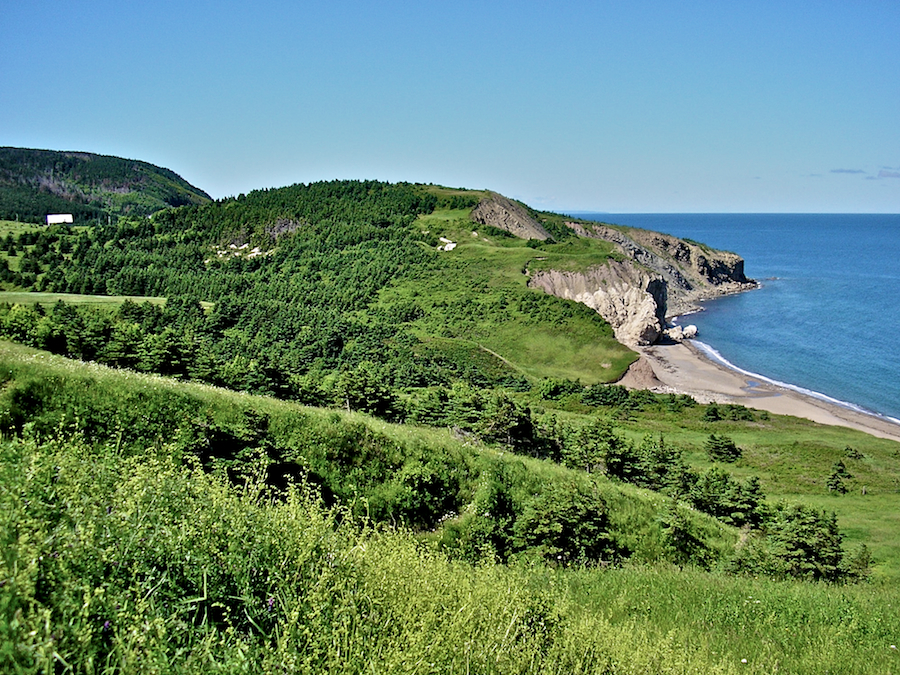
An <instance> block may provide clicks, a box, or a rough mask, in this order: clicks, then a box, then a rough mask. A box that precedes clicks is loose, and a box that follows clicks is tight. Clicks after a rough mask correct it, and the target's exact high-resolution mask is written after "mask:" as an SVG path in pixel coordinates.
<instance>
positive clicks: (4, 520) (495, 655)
mask: <svg viewBox="0 0 900 675" xmlns="http://www.w3.org/2000/svg"><path fill="white" fill-rule="evenodd" d="M0 541H2V551H3V555H2V558H0V579H2V582H3V583H2V584H0V670H2V671H3V672H175V671H177V672H198V673H199V672H202V673H208V672H236V671H241V672H253V673H255V672H298V673H304V672H309V673H321V672H341V673H364V672H365V673H368V672H379V673H470V672H478V673H747V672H749V673H772V672H776V671H778V672H790V673H817V674H819V673H888V672H895V671H896V670H897V669H898V668H900V656H898V654H897V651H896V649H892V647H891V645H896V644H897V641H898V640H897V636H898V631H900V623H898V621H897V619H896V616H897V607H898V602H900V594H898V592H897V590H896V588H895V587H893V586H891V587H888V586H879V585H871V586H870V585H863V586H851V587H834V586H828V585H821V584H809V583H772V582H766V581H758V580H753V579H746V578H731V577H724V576H717V575H712V574H708V573H703V572H699V571H695V570H679V569H677V568H674V567H658V566H657V567H646V566H634V567H624V568H619V569H578V568H569V569H567V568H551V567H547V566H545V565H539V564H538V565H535V564H531V565H527V564H521V565H514V566H502V565H497V564H495V563H493V562H492V561H490V560H484V561H483V562H482V563H480V564H476V565H471V564H466V563H462V562H458V561H451V560H449V559H448V558H446V557H445V556H444V555H442V554H440V553H438V552H436V551H435V550H433V549H431V548H430V547H428V546H426V545H423V544H421V543H419V542H418V541H417V540H416V539H415V538H414V537H413V536H411V535H410V534H408V533H406V532H404V531H402V530H394V529H383V528H376V527H373V526H371V525H370V524H368V523H367V522H366V521H364V520H358V519H355V518H353V517H351V516H349V514H347V513H346V512H341V511H331V510H328V509H326V508H324V507H323V506H322V505H321V504H320V503H318V502H317V501H316V500H315V499H313V498H311V497H310V496H309V495H307V494H305V493H304V492H303V491H302V490H298V489H291V490H289V491H288V492H287V493H283V494H281V495H278V496H276V495H272V494H270V493H268V492H267V491H266V490H265V489H264V487H263V486H262V484H261V483H259V482H254V481H252V480H251V481H250V482H248V483H247V484H246V485H245V486H243V487H234V486H233V485H231V484H230V483H228V482H227V481H226V480H224V479H223V478H222V477H221V476H217V475H210V474H206V473H203V472H202V471H200V470H199V469H197V468H191V467H185V466H181V465H177V464H175V463H174V462H173V460H171V459H169V458H165V457H158V458H154V457H146V456H145V457H131V458H125V457H123V456H122V454H121V452H120V451H119V449H118V448H117V447H116V445H115V444H114V443H110V444H109V445H108V446H105V447H104V448H101V449H97V448H88V447H87V446H85V445H83V444H81V443H80V442H78V441H77V440H75V439H67V438H59V439H57V440H56V441H53V442H50V443H44V444H37V443H35V442H33V441H28V440H25V441H7V442H3V443H2V444H0Z"/></svg>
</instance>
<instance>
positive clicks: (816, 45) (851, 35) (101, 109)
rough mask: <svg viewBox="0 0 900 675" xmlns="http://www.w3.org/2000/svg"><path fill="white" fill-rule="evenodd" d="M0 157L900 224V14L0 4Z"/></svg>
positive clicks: (210, 179) (833, 5) (855, 1)
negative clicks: (869, 218)
mask: <svg viewBox="0 0 900 675" xmlns="http://www.w3.org/2000/svg"><path fill="white" fill-rule="evenodd" d="M0 145H11V146H20V147H32V148H45V149H53V150H84V151H89V152H97V153H101V154H110V155H117V156H121V157H128V158H134V159H141V160H145V161H148V162H151V163H153V164H158V165H161V166H165V167H167V168H170V169H172V170H173V171H175V172H177V173H179V174H180V175H182V176H183V177H184V178H185V179H186V180H188V181H189V182H191V183H193V184H194V185H196V186H198V187H200V188H202V189H204V190H206V191H207V192H209V193H210V194H211V195H213V196H214V197H225V196H229V195H237V194H239V193H241V192H249V191H250V190H253V189H256V188H265V187H280V186H283V185H289V184H292V183H296V182H310V181H316V180H326V179H333V178H377V179H384V180H390V181H401V180H405V181H411V182H424V183H429V182H433V183H439V184H443V185H451V186H460V187H469V188H490V189H493V190H496V191H498V192H501V193H503V194H506V195H507V196H511V197H515V198H518V199H521V200H523V201H525V202H527V203H528V204H530V205H531V206H534V207H536V208H542V209H550V210H557V211H608V212H613V213H616V212H618V213H628V212H764V211H770V212H891V213H897V212H900V2H897V0H887V1H878V0H872V1H867V0H841V1H839V2H832V1H830V0H817V1H816V2H796V1H794V0H779V1H771V2H769V1H766V0H757V1H753V2H745V1H742V0H735V1H723V0H714V1H708V0H691V1H690V2H680V1H677V0H672V1H669V2H645V1H643V0H623V1H621V2H619V1H616V2H603V1H602V0H594V1H590V2H589V1H582V0H569V1H567V2H550V1H549V0H547V1H537V0H532V1H528V0H523V1H520V2H496V1H492V0H482V1H481V2H473V1H470V0H453V1H452V2H437V1H429V0H425V1H423V2H412V1H407V2H399V1H395V0H381V1H379V2H371V1H370V2H362V1H357V0H329V1H328V2H306V1H304V0H293V1H286V0H285V1H276V0H255V2H246V1H242V2H237V1H213V0H194V1H192V2H176V1H174V0H154V1H153V2H142V3H131V2H122V1H121V0H116V1H112V0H109V1H106V0H80V1H78V2H75V1H74V0H69V1H65V2H64V1H52V0H28V1H27V2H15V1H14V0H0Z"/></svg>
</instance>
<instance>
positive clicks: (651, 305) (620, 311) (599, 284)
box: [528, 260, 666, 346]
mask: <svg viewBox="0 0 900 675" xmlns="http://www.w3.org/2000/svg"><path fill="white" fill-rule="evenodd" d="M528 285H529V286H532V287H536V288H541V289H543V290H544V291H545V292H547V293H550V294H551V295H555V296H557V297H560V298H566V299H568V300H575V301H576V302H580V303H582V304H584V305H587V306H588V307H590V308H592V309H594V310H596V311H597V312H598V313H599V314H600V315H601V316H602V317H603V318H604V319H606V320H607V321H608V322H609V324H610V325H611V326H612V328H613V331H614V332H615V335H616V339H617V340H618V341H619V342H621V343H623V344H626V345H629V346H641V345H649V344H653V343H654V342H655V341H656V340H657V339H658V338H659V336H660V335H661V334H662V332H663V330H664V328H665V314H666V301H665V299H666V285H665V282H664V281H663V280H662V279H660V278H659V277H656V276H653V275H650V274H648V273H646V272H644V271H642V270H640V269H638V268H637V267H636V266H635V265H633V264H631V263H629V262H617V261H612V260H611V261H609V262H608V263H607V264H606V265H600V266H597V267H592V268H591V269H589V270H587V271H585V272H562V271H559V270H550V271H546V272H535V273H534V274H533V275H532V277H531V280H530V281H529V282H528Z"/></svg>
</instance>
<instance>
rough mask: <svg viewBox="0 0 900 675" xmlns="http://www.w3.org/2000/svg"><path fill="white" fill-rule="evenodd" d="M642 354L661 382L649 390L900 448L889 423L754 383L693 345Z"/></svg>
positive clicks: (898, 432)
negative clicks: (840, 430)
mask: <svg viewBox="0 0 900 675" xmlns="http://www.w3.org/2000/svg"><path fill="white" fill-rule="evenodd" d="M638 351H639V353H640V354H641V360H644V361H646V363H647V364H648V365H649V366H650V367H651V368H652V370H653V374H654V375H655V379H656V380H658V383H656V386H653V385H650V387H649V388H652V389H656V390H661V391H666V392H670V393H678V394H688V395H689V396H692V397H693V398H694V399H696V400H697V401H698V402H700V403H710V402H712V401H715V402H716V403H736V404H739V405H743V406H746V407H748V408H756V409H758V410H765V411H767V412H770V413H772V414H775V415H791V416H793V417H802V418H804V419H808V420H811V421H813V422H818V423H820V424H831V425H837V426H843V427H849V428H851V429H856V430H859V431H864V432H866V433H868V434H871V435H873V436H877V437H879V438H887V439H890V440H894V441H898V442H900V424H898V423H896V422H894V421H892V420H891V419H890V418H887V417H882V416H879V415H876V414H874V413H867V412H864V411H862V410H855V409H853V408H851V407H847V406H844V405H841V404H840V403H838V402H831V401H828V400H824V399H822V398H818V397H816V396H812V395H810V394H804V393H802V392H800V391H797V390H795V389H793V388H788V387H784V386H779V385H777V384H775V383H772V382H769V381H765V380H762V381H760V380H758V379H754V377H753V376H752V375H749V374H747V373H744V372H741V371H740V370H736V369H733V368H729V367H728V366H726V365H724V364H722V363H719V362H717V361H714V360H713V359H711V358H710V357H709V356H707V355H706V354H704V353H703V352H702V351H701V350H700V348H698V347H696V346H695V345H693V344H691V343H690V341H685V342H682V343H672V344H657V345H652V346H650V347H640V348H638ZM648 384H649V383H648ZM660 385H661V386H660Z"/></svg>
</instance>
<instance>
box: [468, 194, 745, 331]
mask: <svg viewBox="0 0 900 675" xmlns="http://www.w3.org/2000/svg"><path fill="white" fill-rule="evenodd" d="M471 217H472V220H473V221H474V222H476V223H480V224H483V225H490V226H492V227H496V228H499V229H501V230H505V231H507V232H509V233H510V234H513V235H515V236H517V237H519V238H521V239H539V240H541V241H544V240H547V239H552V237H551V236H550V233H549V232H547V230H546V229H545V228H544V227H543V226H542V225H541V224H540V223H539V222H538V221H537V220H535V219H534V218H533V217H532V216H531V215H530V214H529V213H528V211H527V210H526V209H525V208H524V207H522V205H521V204H518V203H517V202H514V201H512V200H509V199H507V198H506V197H503V196H501V195H498V194H495V193H491V194H490V196H488V197H486V198H485V199H482V200H481V202H480V203H479V204H478V206H477V207H475V209H473V211H472V216H471ZM566 225H567V226H568V227H569V229H571V230H572V231H573V232H574V233H575V234H577V235H578V236H579V237H589V238H592V239H603V240H605V241H609V242H611V243H613V244H615V247H616V249H617V252H618V253H619V254H620V255H619V256H618V257H619V258H620V259H618V260H613V259H610V260H607V261H605V262H604V264H600V265H596V266H594V267H592V268H589V269H588V270H587V271H584V272H567V271H563V270H543V271H540V272H534V273H533V274H531V275H530V277H531V278H530V279H529V280H528V285H529V286H532V287H534V288H540V289H542V290H544V291H545V292H547V293H550V294H551V295H556V296H558V297H560V298H566V299H569V300H575V301H577V302H580V303H582V304H585V305H587V306H588V307H591V308H592V309H594V310H596V311H597V312H599V313H600V315H601V316H603V318H604V319H606V320H607V321H608V322H609V323H610V325H611V326H612V327H613V330H614V331H615V334H616V339H618V340H619V342H622V343H623V344H626V345H629V346H644V345H650V344H653V343H654V342H656V341H658V340H659V339H660V338H661V337H662V336H663V335H667V336H668V337H671V338H673V339H676V340H681V339H683V338H685V337H690V336H691V335H692V334H691V332H690V331H687V332H686V331H683V330H675V331H668V332H667V323H666V319H667V317H673V316H677V315H679V314H685V313H687V312H691V311H695V310H697V309H699V305H698V303H699V302H701V301H703V300H709V299H710V298H714V297H717V296H720V295H726V294H729V293H737V292H739V291H744V290H748V289H750V288H755V287H756V282H755V281H753V280H751V279H747V277H746V276H745V275H744V261H743V259H742V258H741V257H740V256H738V255H736V254H734V253H729V252H727V251H717V250H715V249H711V248H709V247H708V246H704V245H702V244H698V243H695V242H691V241H685V240H683V239H679V238H677V237H673V236H671V235H668V234H661V233H659V232H651V231H650V230H639V229H635V228H624V227H613V226H611V225H604V224H601V223H575V222H568V223H566Z"/></svg>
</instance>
